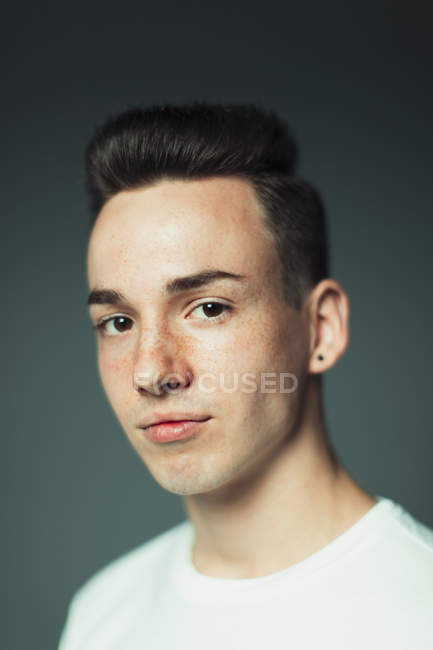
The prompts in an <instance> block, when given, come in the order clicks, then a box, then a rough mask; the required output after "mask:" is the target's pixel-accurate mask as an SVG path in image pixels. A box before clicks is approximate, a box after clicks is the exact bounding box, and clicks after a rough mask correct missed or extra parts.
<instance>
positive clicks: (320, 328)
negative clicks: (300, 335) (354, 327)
mask: <svg viewBox="0 0 433 650" xmlns="http://www.w3.org/2000/svg"><path fill="white" fill-rule="evenodd" d="M308 310H309V317H310V363H309V372H310V373H312V374H318V373H321V372H324V371H325V370H328V368H331V366H333V365H334V364H335V363H336V362H337V360H338V359H339V358H340V357H341V355H342V354H343V352H344V350H345V349H346V347H347V343H348V340H349V299H348V297H347V295H346V293H345V291H344V289H343V288H342V287H341V285H340V284H339V283H338V282H336V281H335V280H331V279H330V278H326V279H325V280H322V281H321V282H319V284H317V285H316V287H314V289H313V290H312V292H311V293H310V296H309V300H308Z"/></svg>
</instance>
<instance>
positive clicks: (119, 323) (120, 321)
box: [113, 316, 132, 332]
mask: <svg viewBox="0 0 433 650" xmlns="http://www.w3.org/2000/svg"><path fill="white" fill-rule="evenodd" d="M131 325H132V321H131V319H130V318H125V316H116V318H113V327H114V328H115V329H116V330H117V331H118V332H126V330H129V329H131Z"/></svg>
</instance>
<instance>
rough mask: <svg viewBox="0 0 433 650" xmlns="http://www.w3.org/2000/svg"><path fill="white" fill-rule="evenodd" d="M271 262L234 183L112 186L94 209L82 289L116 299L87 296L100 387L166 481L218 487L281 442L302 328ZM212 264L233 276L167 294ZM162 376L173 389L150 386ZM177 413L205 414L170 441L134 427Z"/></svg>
mask: <svg viewBox="0 0 433 650" xmlns="http://www.w3.org/2000/svg"><path fill="white" fill-rule="evenodd" d="M279 269H280V267H279V260H278V256H277V252H276V248H275V245H274V241H273V238H272V235H271V234H270V233H269V232H268V230H267V229H266V227H265V226H264V225H263V221H262V216H261V208H260V205H259V203H258V201H257V199H256V196H255V193H254V191H253V189H252V188H251V186H250V184H249V183H248V182H247V181H244V180H242V179H237V178H212V179H206V180H195V181H163V182H160V183H158V184H156V185H154V186H152V187H147V188H142V189H139V190H132V191H125V192H121V193H119V194H117V195H116V196H114V197H113V198H112V199H111V200H110V201H108V202H107V203H106V205H105V206H104V208H103V209H102V211H101V213H100V215H99V216H98V219H97V221H96V224H95V226H94V229H93V232H92V235H91V238H90V244H89V252H88V275H89V285H90V289H91V290H92V291H113V292H116V294H119V296H120V298H117V297H116V296H114V297H113V296H111V298H114V299H113V302H102V303H101V304H91V305H90V312H91V318H92V321H93V323H94V324H95V325H97V324H101V322H102V321H103V320H104V321H105V324H104V327H103V329H99V330H98V331H97V339H98V363H99V371H100V375H101V379H102V383H103V386H104V389H105V391H106V394H107V396H108V399H109V401H110V403H111V405H112V407H113V409H114V411H115V413H116V415H117V417H118V419H119V421H120V423H121V425H122V427H123V428H124V430H125V432H126V434H127V436H128V438H129V440H130V441H131V443H132V445H133V447H134V448H135V449H136V451H137V453H138V454H139V456H140V457H141V458H142V460H143V461H144V463H145V464H146V466H147V467H148V469H149V471H150V472H151V474H152V475H153V477H154V478H155V480H156V481H158V483H160V485H162V486H163V487H164V488H166V489H167V490H170V491H172V492H175V493H178V494H183V495H192V494H199V493H203V492H209V491H211V490H217V489H218V488H222V489H224V486H225V487H228V486H231V485H234V484H235V483H236V482H238V481H240V480H243V479H245V478H247V477H248V476H252V475H254V474H255V473H256V472H257V471H260V470H262V469H264V468H265V467H266V464H268V463H269V461H270V459H271V458H272V457H274V456H275V455H276V454H279V453H280V452H281V449H282V447H283V446H284V445H287V444H290V441H291V439H292V437H293V435H294V432H295V425H296V423H297V418H298V416H299V411H300V406H301V398H302V387H303V384H304V380H305V376H306V369H307V367H308V357H309V338H308V323H307V321H306V319H305V315H304V313H303V312H302V311H301V312H297V311H296V310H294V309H292V308H290V307H289V306H288V305H287V304H285V303H284V302H283V299H282V293H281V284H280V271H279ZM216 270H218V271H224V272H226V273H230V274H233V275H236V276H241V278H242V279H233V278H220V279H215V280H213V281H211V282H207V283H206V284H202V285H201V286H195V287H190V288H186V287H185V286H183V287H182V286H181V283H180V286H179V283H178V286H177V287H173V286H172V287H171V290H170V291H169V292H167V291H166V285H167V284H169V283H170V282H172V281H173V279H174V278H183V277H185V276H191V275H196V274H198V273H203V272H209V271H216ZM98 295H99V300H100V301H101V296H102V300H104V301H105V300H106V299H107V298H104V297H103V296H104V295H105V296H106V295H107V294H98ZM209 303H212V304H209ZM221 305H222V306H221ZM110 317H117V319H114V318H112V319H111V320H109V321H106V319H107V318H110ZM264 373H271V374H270V375H265V374H264ZM280 373H293V374H294V375H295V376H296V377H297V378H298V381H299V385H298V389H297V390H294V391H293V388H294V385H295V384H294V380H293V378H290V377H287V375H286V378H284V375H283V376H282V381H283V392H282V391H281V390H280V381H281V377H280ZM205 375H206V376H205ZM174 376H175V377H178V378H181V380H180V383H179V387H178V388H177V390H163V389H162V390H160V388H161V384H164V380H163V378H164V377H165V378H167V377H168V379H167V381H171V382H173V381H174V379H173V377H174ZM186 378H187V379H188V380H186ZM183 379H185V381H183ZM178 381H179V379H178ZM170 386H171V387H172V388H174V384H169V386H168V388H170ZM290 391H292V392H290ZM185 412H187V413H192V414H194V415H196V416H197V417H199V416H200V417H205V416H206V417H208V418H209V419H208V420H207V421H205V422H202V423H200V424H199V425H198V427H197V429H196V432H195V434H194V435H192V436H191V437H187V438H185V439H182V440H177V441H172V442H156V441H155V440H152V439H150V438H149V437H147V436H146V435H145V431H144V430H143V428H142V425H143V423H146V422H149V421H151V420H154V419H155V415H161V414H167V413H170V414H176V413H185Z"/></svg>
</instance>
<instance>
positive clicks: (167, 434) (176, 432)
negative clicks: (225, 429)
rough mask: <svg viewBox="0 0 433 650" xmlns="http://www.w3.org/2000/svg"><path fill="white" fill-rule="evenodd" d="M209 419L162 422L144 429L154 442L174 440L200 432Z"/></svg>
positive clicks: (147, 436)
mask: <svg viewBox="0 0 433 650" xmlns="http://www.w3.org/2000/svg"><path fill="white" fill-rule="evenodd" d="M208 419H210V418H208ZM207 421H208V420H181V421H179V422H161V423H160V424H153V425H152V426H150V427H146V429H144V435H145V436H146V438H149V440H152V441H153V442H174V441H175V440H184V439H185V438H191V436H194V435H196V434H197V433H199V432H200V428H201V427H202V426H203V424H204V423H205V422H207Z"/></svg>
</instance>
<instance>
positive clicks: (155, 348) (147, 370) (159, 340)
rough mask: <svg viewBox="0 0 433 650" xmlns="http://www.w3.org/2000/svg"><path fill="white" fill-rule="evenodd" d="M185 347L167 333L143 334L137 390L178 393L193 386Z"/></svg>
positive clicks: (137, 360)
mask: <svg viewBox="0 0 433 650" xmlns="http://www.w3.org/2000/svg"><path fill="white" fill-rule="evenodd" d="M192 378H193V375H192V371H191V368H190V366H189V364H188V363H187V361H186V359H185V358H184V355H183V354H182V351H181V345H180V344H179V342H178V341H176V339H175V338H174V337H173V336H172V335H171V334H170V333H169V332H168V331H167V330H164V331H163V332H162V331H159V330H156V329H153V330H147V331H146V332H142V334H141V336H140V340H139V342H138V348H137V351H136V355H135V363H134V374H133V387H134V390H136V391H137V392H138V393H140V394H143V395H144V394H152V395H162V394H164V393H168V392H178V391H180V390H183V389H185V388H188V386H189V385H190V384H191V383H192Z"/></svg>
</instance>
